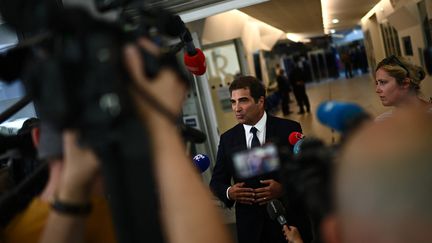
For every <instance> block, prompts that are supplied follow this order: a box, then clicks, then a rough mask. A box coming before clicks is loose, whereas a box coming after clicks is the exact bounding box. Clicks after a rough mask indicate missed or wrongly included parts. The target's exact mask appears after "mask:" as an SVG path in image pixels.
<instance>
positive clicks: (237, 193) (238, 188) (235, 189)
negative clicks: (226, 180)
mask: <svg viewBox="0 0 432 243" xmlns="http://www.w3.org/2000/svg"><path fill="white" fill-rule="evenodd" d="M244 185H245V183H244V182H239V183H236V184H234V185H233V186H231V187H230V189H229V190H228V196H229V198H230V199H231V200H234V201H236V202H238V203H243V204H250V205H252V204H253V203H254V202H255V193H254V189H252V188H248V187H244Z"/></svg>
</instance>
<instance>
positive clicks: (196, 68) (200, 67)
mask: <svg viewBox="0 0 432 243" xmlns="http://www.w3.org/2000/svg"><path fill="white" fill-rule="evenodd" d="M195 50H196V54H195V55H193V56H189V55H188V53H187V52H185V54H184V63H185V65H186V68H187V69H188V70H189V71H190V72H191V73H193V74H195V75H203V74H204V73H205V72H206V68H207V66H206V61H205V56H204V53H203V52H202V51H201V50H200V49H199V48H195Z"/></svg>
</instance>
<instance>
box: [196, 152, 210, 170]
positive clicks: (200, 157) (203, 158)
mask: <svg viewBox="0 0 432 243" xmlns="http://www.w3.org/2000/svg"><path fill="white" fill-rule="evenodd" d="M192 160H193V162H194V164H195V166H196V167H197V168H198V170H199V171H200V172H201V173H203V172H205V171H206V170H207V169H208V167H209V166H210V159H209V157H208V156H207V155H205V154H197V155H195V156H194V157H193V159H192Z"/></svg>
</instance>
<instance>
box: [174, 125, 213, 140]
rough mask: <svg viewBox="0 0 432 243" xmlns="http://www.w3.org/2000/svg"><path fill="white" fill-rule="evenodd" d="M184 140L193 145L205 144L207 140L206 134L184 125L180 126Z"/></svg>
mask: <svg viewBox="0 0 432 243" xmlns="http://www.w3.org/2000/svg"><path fill="white" fill-rule="evenodd" d="M179 128H180V131H181V134H182V136H183V138H184V139H185V140H187V141H189V142H192V143H204V142H205V140H206V139H207V136H206V135H205V133H203V132H201V131H200V130H198V129H195V128H192V127H189V126H186V125H184V124H180V125H179Z"/></svg>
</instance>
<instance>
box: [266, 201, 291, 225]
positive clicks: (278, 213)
mask: <svg viewBox="0 0 432 243" xmlns="http://www.w3.org/2000/svg"><path fill="white" fill-rule="evenodd" d="M267 213H268V215H269V216H270V218H271V219H272V220H276V221H277V222H278V223H279V224H280V225H285V224H287V221H286V219H285V216H284V215H285V208H284V206H283V205H282V203H281V202H280V201H279V200H277V199H273V200H271V201H270V202H269V203H267Z"/></svg>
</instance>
